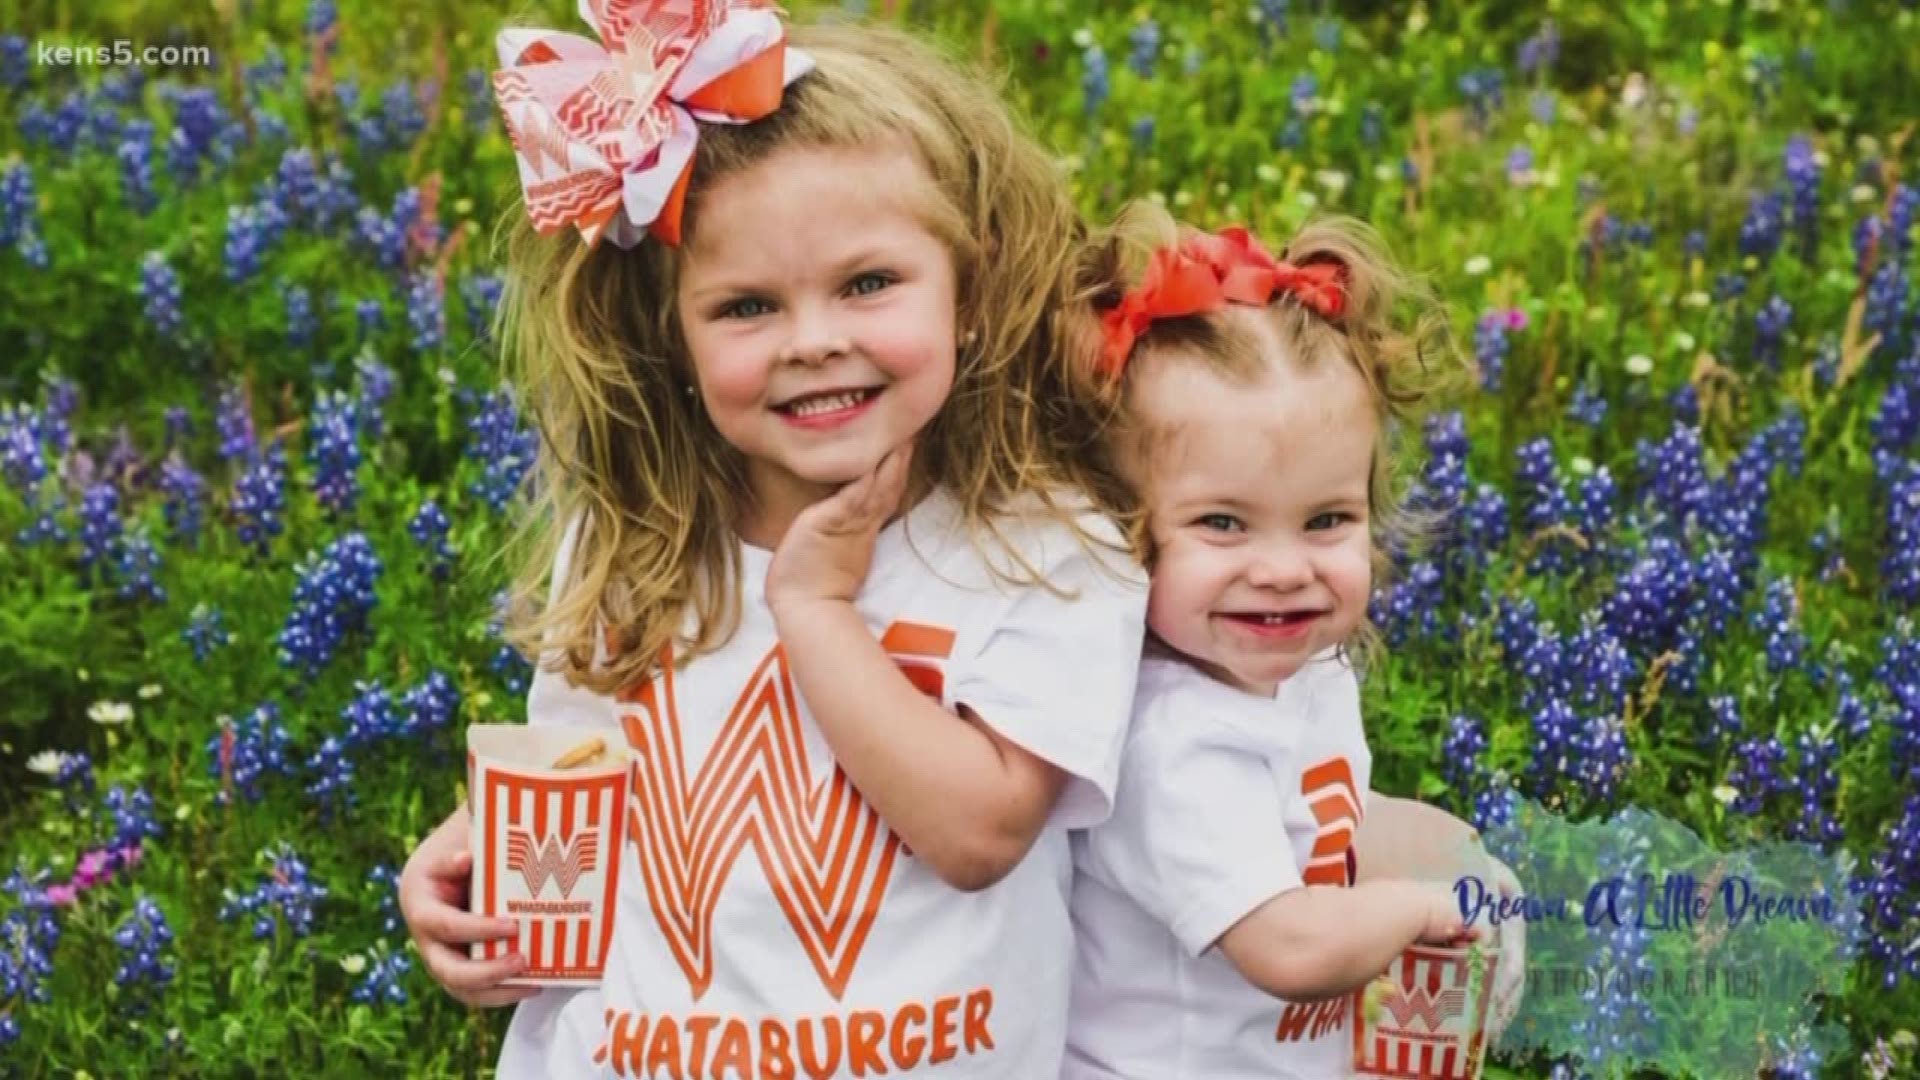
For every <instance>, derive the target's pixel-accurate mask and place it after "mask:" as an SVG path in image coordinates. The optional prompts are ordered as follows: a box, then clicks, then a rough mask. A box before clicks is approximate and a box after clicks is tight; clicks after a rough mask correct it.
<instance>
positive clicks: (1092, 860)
mask: <svg viewBox="0 0 1920 1080" xmlns="http://www.w3.org/2000/svg"><path fill="white" fill-rule="evenodd" d="M1372 760H1373V759H1372V756H1371V755H1370V754H1369V753H1368V751H1367V743H1366V737H1365V734H1364V732H1363V731H1362V730H1361V724H1360V693H1359V685H1358V682H1357V680H1356V679H1355V677H1354V674H1353V671H1352V669H1351V668H1349V667H1347V666H1346V665H1345V664H1344V663H1343V662H1341V661H1340V660H1338V659H1336V658H1335V657H1334V656H1333V655H1332V654H1331V653H1327V654H1323V655H1322V656H1320V657H1317V658H1316V659H1315V660H1314V661H1313V662H1311V663H1309V664H1307V666H1306V667H1304V668H1302V669H1301V670H1300V671H1299V672H1298V673H1297V674H1295V675H1294V676H1293V678H1291V679H1288V680H1287V681H1286V682H1284V683H1282V684H1281V686H1280V690H1279V692H1278V694H1277V695H1276V697H1275V698H1274V699H1271V700H1269V699H1266V698H1260V697H1255V696H1253V695H1250V694H1247V693H1244V692H1242V691H1239V690H1237V689H1234V688H1233V687H1231V686H1228V685H1226V684H1224V683H1221V682H1217V681H1215V680H1214V679H1212V678H1209V677H1208V676H1206V675H1204V674H1202V673H1201V672H1199V671H1197V670H1195V669H1194V668H1192V667H1191V666H1189V665H1187V664H1185V663H1182V662H1180V661H1177V660H1171V659H1161V658H1157V657H1149V658H1148V659H1146V660H1143V661H1142V662H1141V664H1140V686H1139V689H1138V690H1137V691H1136V692H1135V696H1134V719H1133V728H1132V731H1131V733H1130V734H1129V735H1128V738H1127V746H1126V751H1125V754H1124V756H1123V758H1122V761H1121V772H1120V789H1119V795H1118V798H1117V800H1116V801H1115V803H1114V809H1113V816H1112V817H1111V818H1109V819H1108V820H1107V822H1106V823H1105V824H1103V825H1101V826H1099V827H1097V828H1094V829H1092V830H1091V831H1089V832H1087V833H1085V834H1083V835H1079V836H1076V837H1075V838H1074V865H1075V868H1076V870H1077V871H1078V873H1077V874H1076V876H1075V880H1074V892H1073V921H1074V930H1075V933H1076V934H1077V936H1078V943H1077V947H1076V949H1075V954H1074V982H1073V1006H1072V1013H1071V1017H1070V1020H1069V1024H1068V1029H1067V1042H1068V1045H1067V1064H1066V1067H1065V1069H1064V1071H1063V1072H1062V1074H1061V1075H1062V1077H1063V1080H1274V1078H1276V1077H1300V1078H1303V1080H1325V1078H1327V1077H1333V1076H1346V1075H1348V1074H1349V1073H1350V1071H1351V1061H1352V1056H1353V1043H1352V1028H1351V1027H1350V1026H1349V1025H1350V1024H1352V1023H1354V1022H1355V1020H1356V1018H1355V1016H1354V1008H1355V1004H1354V1001H1355V995H1346V996H1343V997H1340V998H1338V999H1335V1000H1332V1001H1326V1002H1314V1003H1296V1002H1288V1001H1282V1000H1281V999H1279V998H1276V997H1273V996H1271V995H1269V994H1267V993H1266V992H1265V991H1263V990H1260V989H1259V988H1257V987H1255V986H1254V985H1253V984H1252V983H1249V982H1247V981H1246V979H1245V978H1243V977H1242V976H1241V975H1240V973H1239V971H1237V970H1236V969H1235V968H1234V966H1233V964H1232V962H1231V961H1229V960H1228V959H1227V958H1226V956H1225V955H1223V954H1222V953H1221V952H1220V951H1219V950H1218V949H1216V948H1214V947H1213V946H1214V943H1215V942H1216V941H1217V940H1218V939H1219V937H1220V935H1221V934H1223V933H1225V932H1226V931H1227V930H1228V929H1230V928H1231V927H1232V926H1233V925H1234V924H1235V923H1237V922H1239V921H1240V919H1242V918H1243V917H1245V916H1246V915H1247V914H1249V913H1250V912H1252V911H1253V910H1254V909H1256V908H1258V907H1259V906H1260V905H1261V904H1263V903H1265V902H1266V901H1267V900H1269V899H1271V898H1272V897H1274V896H1277V895H1279V894H1280V893H1283V892H1286V891H1288V890H1290V889H1294V888H1298V887H1300V886H1301V885H1303V884H1312V885H1339V886H1348V885H1351V884H1352V883H1353V864H1352V861H1351V848H1352V841H1353V836H1354V834H1355V833H1356V832H1357V831H1358V829H1359V824H1360V818H1361V816H1362V814H1363V813H1364V811H1365V802H1366V792H1367V788H1368V783H1369V780H1370V772H1371V765H1372Z"/></svg>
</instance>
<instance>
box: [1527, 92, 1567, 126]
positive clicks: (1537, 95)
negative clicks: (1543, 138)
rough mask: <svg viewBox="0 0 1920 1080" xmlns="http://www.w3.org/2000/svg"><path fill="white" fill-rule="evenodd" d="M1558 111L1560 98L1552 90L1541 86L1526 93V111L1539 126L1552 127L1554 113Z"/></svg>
mask: <svg viewBox="0 0 1920 1080" xmlns="http://www.w3.org/2000/svg"><path fill="white" fill-rule="evenodd" d="M1559 111H1560V99H1559V98H1557V97H1555V96H1554V94H1553V91H1551V90H1548V89H1546V88H1545V87H1541V88H1539V89H1536V90H1534V91H1533V92H1532V93H1530V94H1528V95H1527V113H1528V115H1530V116H1532V117H1533V121H1534V123H1536V124H1539V125H1540V126H1541V127H1552V126H1553V119H1554V116H1555V114H1557V113H1558V112H1559Z"/></svg>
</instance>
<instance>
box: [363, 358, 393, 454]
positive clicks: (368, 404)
mask: <svg viewBox="0 0 1920 1080" xmlns="http://www.w3.org/2000/svg"><path fill="white" fill-rule="evenodd" d="M353 375H354V385H355V388H356V389H357V391H358V398H357V399H356V401H355V405H354V408H355V412H356V413H357V414H358V417H359V430H360V436H361V437H362V438H364V439H368V440H370V441H373V442H378V441H380V439H381V438H382V437H384V436H385V434H386V431H387V416H386V408H387V401H388V399H390V398H392V397H393V391H394V388H395V386H396V385H397V382H398V380H397V378H396V377H395V375H394V373H393V369H392V368H390V367H388V366H387V365H385V364H383V363H381V362H380V361H378V360H375V359H374V358H373V357H372V356H366V355H363V356H360V357H358V358H356V359H355V360H354V362H353Z"/></svg>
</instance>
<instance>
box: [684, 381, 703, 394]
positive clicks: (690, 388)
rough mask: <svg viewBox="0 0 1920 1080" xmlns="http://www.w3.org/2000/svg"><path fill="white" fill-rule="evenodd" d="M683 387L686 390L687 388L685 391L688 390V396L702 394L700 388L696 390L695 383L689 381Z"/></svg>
mask: <svg viewBox="0 0 1920 1080" xmlns="http://www.w3.org/2000/svg"><path fill="white" fill-rule="evenodd" d="M682 389H684V390H685V391H686V392H687V396H688V397H699V396H700V391H698V390H695V389H694V388H693V384H692V383H688V384H687V385H686V386H684V387H682Z"/></svg>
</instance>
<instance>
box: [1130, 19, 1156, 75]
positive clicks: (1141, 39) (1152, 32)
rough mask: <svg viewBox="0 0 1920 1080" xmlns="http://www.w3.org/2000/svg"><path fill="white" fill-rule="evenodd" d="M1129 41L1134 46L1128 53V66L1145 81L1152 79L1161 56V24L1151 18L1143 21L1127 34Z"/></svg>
mask: <svg viewBox="0 0 1920 1080" xmlns="http://www.w3.org/2000/svg"><path fill="white" fill-rule="evenodd" d="M1127 41H1128V42H1129V43H1131V44H1132V46H1133V48H1132V49H1131V50H1130V51H1129V52H1128V53H1127V66H1128V67H1130V68H1132V69H1133V73H1134V74H1135V75H1138V76H1140V77H1141V78H1143V79H1150V78H1152V77H1153V62H1154V60H1155V59H1157V58H1158V57H1159V56H1160V24H1159V23H1157V22H1154V21H1153V19H1152V17H1151V16H1149V17H1147V18H1144V19H1141V20H1140V22H1139V23H1138V24H1136V25H1135V26H1134V28H1133V30H1132V31H1131V32H1129V33H1128V34H1127Z"/></svg>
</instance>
